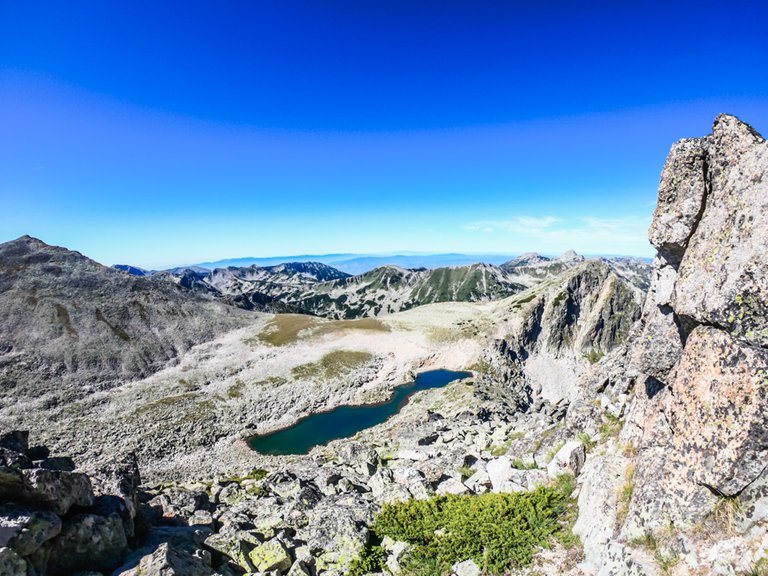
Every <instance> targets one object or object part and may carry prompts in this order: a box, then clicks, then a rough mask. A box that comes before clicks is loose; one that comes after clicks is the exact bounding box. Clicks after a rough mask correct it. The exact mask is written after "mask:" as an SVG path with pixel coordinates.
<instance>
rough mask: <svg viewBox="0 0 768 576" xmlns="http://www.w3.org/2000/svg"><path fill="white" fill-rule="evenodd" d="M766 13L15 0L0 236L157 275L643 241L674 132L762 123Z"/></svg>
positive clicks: (1, 152) (766, 127)
mask: <svg viewBox="0 0 768 576" xmlns="http://www.w3.org/2000/svg"><path fill="white" fill-rule="evenodd" d="M118 4H119V6H118ZM766 22H768V3H765V2H749V3H744V2H739V1H733V2H707V1H706V0H700V1H698V2H686V1H679V2H678V1H676V2H648V1H646V2H616V1H613V2H605V3H603V2H574V1H572V0H570V1H568V2H556V1H546V0H542V1H528V2H515V1H506V2H483V1H479V0H474V1H467V2H452V1H446V0H443V1H440V2H433V1H419V2H413V1H408V2H400V1H388V2H376V1H373V0H371V1H360V0H354V1H349V2H340V1H337V2H334V1H329V2H319V1H314V0H307V1H304V2H296V1H292V0H276V1H253V0H249V1H246V0H242V1H227V2H218V3H213V2H190V1H184V2H149V1H145V2H140V1H136V2H122V3H115V2H103V1H98V2H97V1H92V2H81V1H77V0H72V1H68V2H63V1H62V2H52V1H49V2H45V1H43V2H14V1H11V0H0V200H1V204H0V205H1V206H2V210H0V241H5V240H9V239H12V238H15V237H17V236H20V235H22V234H31V235H34V236H37V237H40V238H41V239H43V240H45V241H46V242H49V243H55V244H60V245H65V246H68V247H71V248H73V249H76V250H79V251H81V252H83V253H85V254H87V255H89V256H91V257H93V258H95V259H96V260H98V261H100V262H103V263H106V264H112V263H115V262H127V263H132V264H136V265H140V266H146V267H164V266H168V265H172V264H184V263H192V262H200V261H204V260H215V259H219V258H225V257H238V256H267V255H278V254H279V255H284V254H302V253H323V252H392V251H400V250H417V251H436V252H438V251H439V252H442V251H457V252H478V253H480V252H486V253H488V252H493V253H517V252H521V251H528V250H537V251H540V252H545V253H554V252H560V251H563V250H565V249H567V248H574V249H576V250H577V251H580V252H585V253H625V254H635V255H650V254H651V253H652V251H651V249H650V247H649V246H648V244H647V242H646V240H645V234H646V229H647V226H648V224H649V222H650V215H651V213H652V209H653V204H654V200H655V195H656V187H657V185H658V179H659V174H660V171H661V167H662V165H663V161H664V158H665V156H666V154H667V152H668V150H669V147H670V145H671V144H672V142H673V141H674V140H676V139H679V138H681V137H689V136H700V135H703V134H705V133H707V132H708V131H709V129H710V126H711V122H712V119H713V118H714V116H715V115H716V114H718V113H720V112H730V113H733V114H736V115H738V116H740V117H741V118H742V119H743V120H745V121H748V122H750V123H752V124H753V125H754V126H755V128H757V129H758V130H760V131H763V132H766V131H768V72H766V70H767V69H766V62H768V47H767V46H768V43H766V42H765V39H766V31H765V25H766Z"/></svg>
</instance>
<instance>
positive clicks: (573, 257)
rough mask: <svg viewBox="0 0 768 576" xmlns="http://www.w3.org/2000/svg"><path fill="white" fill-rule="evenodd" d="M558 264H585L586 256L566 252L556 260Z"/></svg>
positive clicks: (572, 251)
mask: <svg viewBox="0 0 768 576" xmlns="http://www.w3.org/2000/svg"><path fill="white" fill-rule="evenodd" d="M556 261H557V262H583V261H584V256H582V255H580V254H577V253H576V252H575V251H574V250H566V251H565V252H563V253H562V254H560V256H558V257H557V258H556Z"/></svg>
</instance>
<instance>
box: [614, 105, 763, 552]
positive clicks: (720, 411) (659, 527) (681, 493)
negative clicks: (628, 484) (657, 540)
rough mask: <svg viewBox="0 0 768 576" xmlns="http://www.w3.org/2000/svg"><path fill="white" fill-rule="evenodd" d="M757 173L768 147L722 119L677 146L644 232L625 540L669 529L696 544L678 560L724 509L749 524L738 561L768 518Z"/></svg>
mask: <svg viewBox="0 0 768 576" xmlns="http://www.w3.org/2000/svg"><path fill="white" fill-rule="evenodd" d="M766 170H768V144H766V142H765V140H764V139H763V138H762V137H761V136H760V135H759V134H757V133H756V132H755V131H754V130H753V129H752V128H751V127H749V126H748V125H746V124H744V123H743V122H741V121H739V120H738V119H737V118H735V117H733V116H726V115H723V116H720V117H718V118H717V119H716V120H715V124H714V130H713V134H711V135H709V136H707V137H705V138H700V139H695V140H683V141H681V142H679V143H677V144H676V145H675V146H674V147H673V148H672V151H671V153H670V156H669V158H668V160H667V162H666V165H665V167H664V172H663V174H662V178H661V184H660V187H659V204H658V207H657V209H656V212H655V214H654V221H653V224H652V226H651V229H650V231H649V237H650V240H651V242H652V243H653V244H654V246H656V248H657V249H658V254H657V257H656V260H655V261H654V272H653V279H652V284H651V289H650V292H649V296H648V299H647V301H646V305H645V308H644V311H643V317H642V325H643V332H642V335H641V337H640V339H639V340H638V342H637V343H636V345H635V350H634V352H633V360H634V365H635V367H636V368H637V369H639V370H640V371H641V372H642V373H643V374H644V375H645V376H647V377H649V378H648V380H647V382H646V386H644V387H640V388H639V390H638V396H637V400H636V402H635V405H634V406H633V409H632V411H631V415H630V417H629V419H628V422H627V424H628V426H627V428H626V433H625V434H624V435H623V438H622V440H624V441H627V442H629V443H631V444H633V445H634V447H635V448H636V449H637V451H638V453H637V456H636V458H635V459H634V465H635V470H636V472H635V474H634V479H633V482H634V490H633V492H632V494H631V501H630V502H629V503H628V513H627V516H626V519H625V520H622V521H621V522H620V524H621V526H620V528H621V532H620V534H621V538H624V539H626V540H627V541H631V540H632V539H633V538H638V537H642V536H643V535H644V534H647V533H648V532H651V533H655V534H659V533H661V532H663V531H665V530H666V531H667V532H669V531H670V530H671V531H672V532H673V533H674V534H676V536H675V537H676V538H678V537H679V538H684V537H685V538H689V540H688V541H689V548H695V547H696V546H701V547H703V548H701V549H700V550H699V552H696V551H695V550H694V551H693V552H691V551H690V550H687V551H682V552H680V553H681V554H682V555H683V556H685V555H686V554H689V556H688V557H686V558H687V559H686V562H688V561H690V562H693V563H694V564H695V561H694V560H690V558H693V557H694V556H696V554H698V557H699V558H705V557H706V555H707V554H708V553H709V552H707V551H706V550H708V549H706V545H705V544H704V543H703V540H702V536H701V534H702V533H703V532H706V530H704V531H702V530H700V528H701V527H703V526H708V525H709V524H707V523H708V522H710V523H711V522H712V518H716V517H717V514H720V513H722V509H723V506H724V505H725V504H724V503H726V502H735V503H738V504H739V505H740V506H741V509H742V510H743V512H742V515H743V516H744V517H743V518H741V517H738V518H736V520H735V524H736V525H741V526H743V527H745V532H744V533H742V534H740V535H738V538H737V539H736V544H734V546H733V555H734V558H733V559H732V560H733V562H734V565H735V563H736V562H737V561H738V558H737V556H738V555H746V554H749V553H751V551H752V549H753V548H754V546H758V543H757V540H755V538H756V537H761V536H760V535H761V534H762V535H764V534H765V530H764V528H763V529H762V530H758V531H757V532H755V530H754V529H753V530H752V531H751V532H749V533H747V532H746V527H750V528H754V526H755V525H756V523H759V522H764V521H765V518H766V514H765V510H766V509H768V501H767V500H766V498H768V493H766V492H767V491H766V490H765V489H764V484H765V470H766V466H768V432H766V430H768V405H767V404H768V399H767V396H768V394H767V393H768V259H767V258H766V252H765V250H766V246H767V245H768V181H766V179H765V174H766ZM721 524H722V522H721ZM716 529H720V530H722V529H723V526H717V527H716ZM697 530H698V532H697ZM710 531H711V530H710ZM684 534H690V535H692V536H681V535H684ZM696 534H699V536H696ZM690 542H693V544H692V545H690ZM753 545H754V546H753ZM721 560H723V562H722V563H723V565H725V564H727V563H728V562H729V560H728V559H721Z"/></svg>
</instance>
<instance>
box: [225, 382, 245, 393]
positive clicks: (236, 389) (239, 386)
mask: <svg viewBox="0 0 768 576" xmlns="http://www.w3.org/2000/svg"><path fill="white" fill-rule="evenodd" d="M243 388H245V382H243V381H242V380H240V379H239V378H238V379H237V380H235V383H234V384H232V386H230V387H229V388H228V389H227V397H228V398H240V397H241V396H242V395H243Z"/></svg>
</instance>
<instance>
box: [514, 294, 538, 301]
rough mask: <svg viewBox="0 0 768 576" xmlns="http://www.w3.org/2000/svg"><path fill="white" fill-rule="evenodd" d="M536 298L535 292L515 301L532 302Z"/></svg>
mask: <svg viewBox="0 0 768 576" xmlns="http://www.w3.org/2000/svg"><path fill="white" fill-rule="evenodd" d="M534 298H536V293H535V292H534V293H533V294H531V295H530V296H526V297H525V298H520V300H517V302H515V303H516V304H528V302H531V301H532V300H533V299H534Z"/></svg>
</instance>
